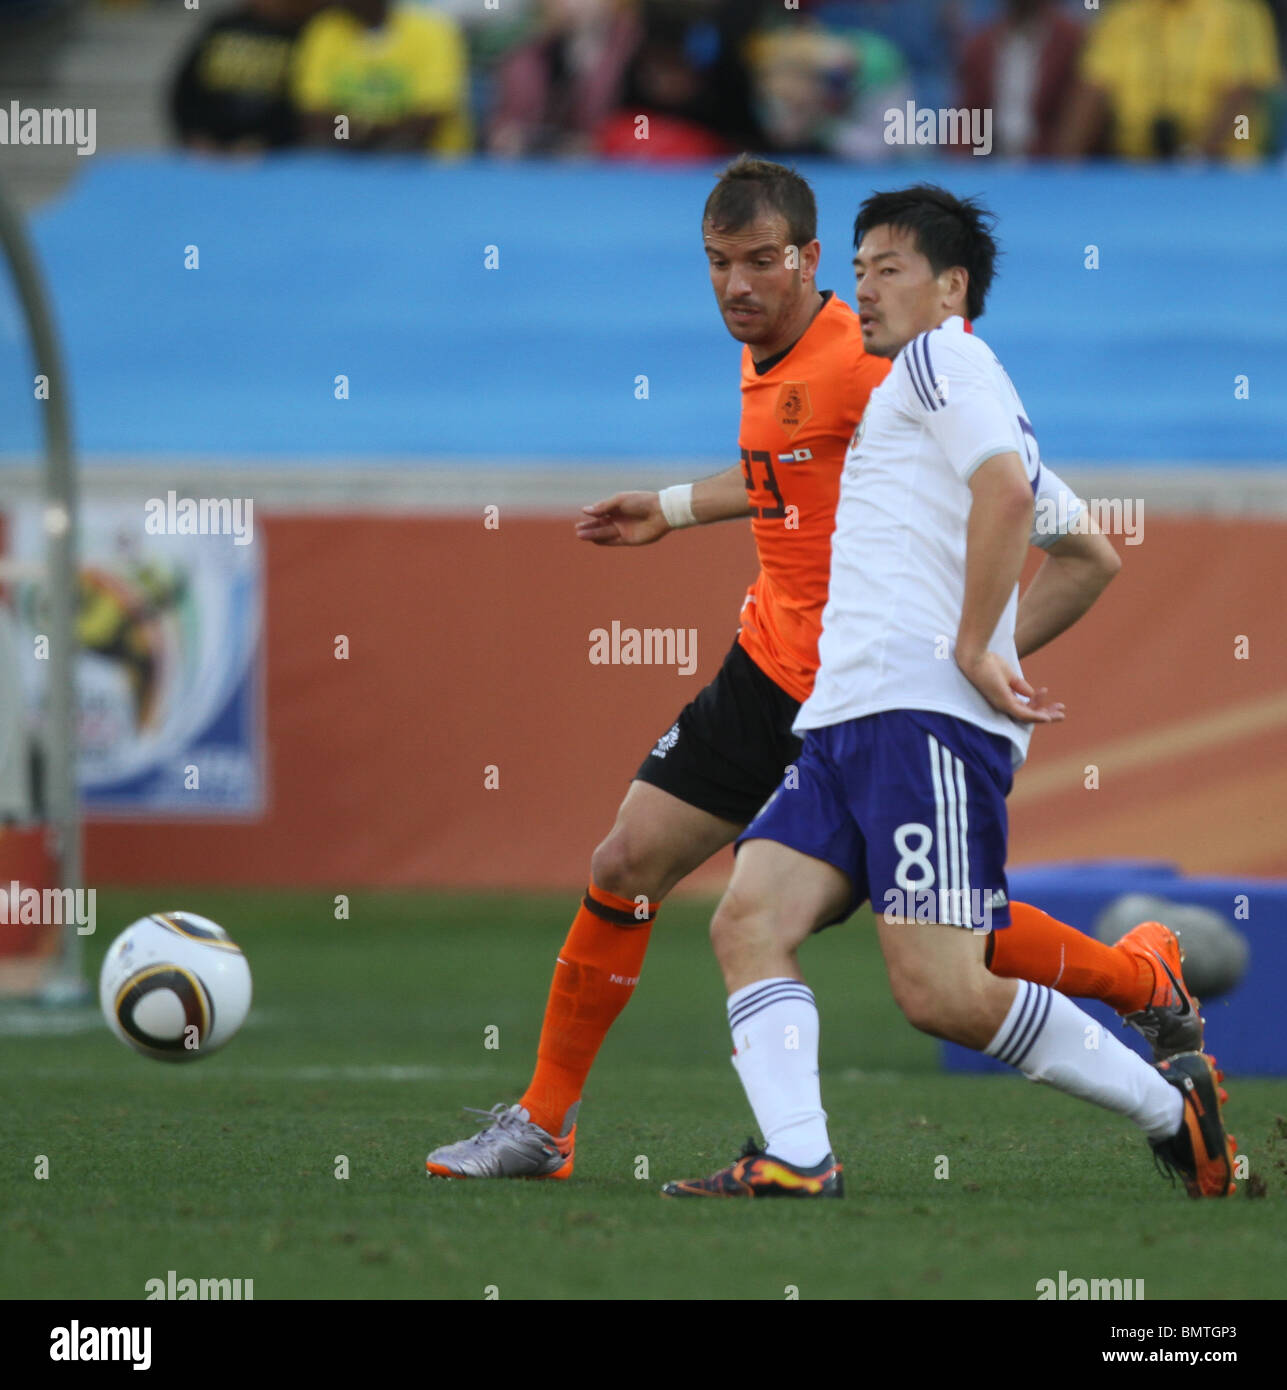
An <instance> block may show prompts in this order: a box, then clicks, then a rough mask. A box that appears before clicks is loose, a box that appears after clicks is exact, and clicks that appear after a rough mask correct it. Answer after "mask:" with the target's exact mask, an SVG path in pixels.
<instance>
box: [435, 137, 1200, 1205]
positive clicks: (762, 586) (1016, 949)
mask: <svg viewBox="0 0 1287 1390" xmlns="http://www.w3.org/2000/svg"><path fill="white" fill-rule="evenodd" d="M816 221H817V213H816V208H815V204H814V198H813V192H812V190H811V189H810V187H809V185H808V184H807V183H806V182H805V180H804V179H802V178H801V177H800V176H799V175H798V174H795V173H794V172H793V171H791V170H789V169H786V168H783V167H782V166H781V165H778V164H772V163H769V162H767V161H762V160H753V159H747V158H742V159H739V160H736V161H734V163H733V164H732V165H731V166H730V167H729V168H728V169H727V170H726V171H725V173H724V174H723V175H722V176H721V178H720V179H719V182H718V183H717V184H716V186H715V189H714V191H713V192H712V193H711V195H710V197H709V199H708V200H707V203H706V208H705V211H704V214H703V220H702V231H703V237H704V245H705V251H706V256H707V260H708V262H709V265H710V277H711V285H712V288H713V289H714V291H715V298H716V303H717V304H718V306H719V310H720V313H721V315H722V317H723V319H724V323H725V325H726V327H727V328H728V331H729V333H730V334H731V335H732V336H733V337H734V338H735V339H736V340H737V341H738V342H740V343H742V344H743V348H742V420H741V427H740V431H739V440H738V442H739V446H740V455H741V458H740V462H739V463H738V464H736V465H734V466H733V467H731V468H728V469H727V470H725V471H724V472H723V473H719V474H716V475H715V476H714V477H711V478H705V479H703V480H701V481H700V482H697V483H693V484H689V485H686V486H683V487H677V488H667V489H666V490H664V491H663V492H661V493H656V492H626V493H618V494H617V495H616V496H614V497H610V498H608V499H606V500H605V501H602V502H596V503H594V504H593V505H591V506H588V507H586V508H584V515H583V519H582V520H581V521H580V522H579V524H578V526H577V534H578V535H579V536H580V538H581V539H582V540H585V541H589V542H592V543H594V544H596V545H604V546H619V545H647V544H649V543H650V542H652V541H656V540H660V539H661V537H663V536H664V535H666V534H667V532H669V531H671V530H674V529H676V528H678V527H683V526H690V525H703V524H707V523H710V522H715V521H723V520H728V519H732V518H734V517H745V516H749V517H750V518H751V527H752V531H753V533H754V536H755V542H756V548H757V551H758V556H759V561H760V572H759V574H758V575H757V577H756V579H755V582H754V583H753V584H752V585H751V587H750V589H749V590H748V591H747V595H746V599H745V601H744V603H743V605H742V613H741V628H740V631H739V633H738V636H737V640H736V641H735V643H734V644H733V647H732V649H731V650H730V652H729V653H728V656H727V657H726V658H725V661H724V664H723V667H722V668H721V670H720V672H719V673H718V675H717V676H716V677H715V679H714V680H713V681H712V682H711V683H710V684H709V685H708V686H706V687H705V688H704V689H703V690H702V691H701V692H700V693H699V694H698V695H697V696H696V698H695V699H694V700H693V701H692V702H691V703H690V704H688V705H687V706H686V707H685V708H684V709H683V710H682V711H681V712H680V714H679V717H678V719H677V720H675V722H674V723H673V724H672V725H671V726H670V727H669V729H668V730H667V732H665V733H664V734H662V736H661V737H660V738H659V739H658V741H657V744H656V746H655V747H654V748H653V749H652V751H651V752H650V753H649V754H648V756H647V757H646V758H645V759H644V761H643V763H642V765H641V766H640V768H639V770H638V772H637V773H636V774H635V780H634V781H632V782H631V784H630V787H629V789H628V790H627V792H626V796H625V799H624V800H623V801H622V803H621V806H620V809H619V810H618V813H617V820H616V824H615V825H614V826H613V827H612V829H611V831H610V832H609V833H608V835H607V837H606V838H605V839H604V840H603V841H602V843H601V844H600V845H599V846H598V848H597V849H596V850H595V851H594V854H593V855H592V856H591V859H590V882H589V885H588V887H587V888H586V892H585V896H584V898H583V899H582V903H581V907H580V910H579V911H578V912H577V914H576V917H575V919H574V920H573V923H572V928H571V931H570V932H569V934H568V937H567V940H566V941H565V943H564V945H563V948H562V950H561V951H560V952H559V956H558V960H557V963H556V965H555V969H554V980H553V984H552V986H551V989H550V994H549V1000H548V1003H547V1005H546V1011H545V1021H544V1025H543V1027H542V1032H541V1040H540V1045H539V1048H538V1053H537V1065H536V1070H535V1073H534V1075H533V1077H532V1080H531V1084H530V1085H529V1086H528V1088H527V1090H526V1092H525V1093H524V1095H523V1096H522V1098H521V1099H520V1100H519V1102H518V1103H517V1104H514V1105H508V1106H507V1105H505V1104H503V1103H502V1104H500V1105H497V1106H495V1107H494V1108H493V1110H492V1111H491V1112H484V1113H488V1114H489V1116H490V1123H489V1124H488V1125H487V1127H486V1128H484V1129H483V1130H482V1131H480V1132H479V1133H478V1134H475V1135H474V1136H473V1137H472V1138H470V1139H466V1140H463V1141H461V1142H459V1143H454V1144H449V1145H446V1146H444V1147H442V1148H438V1149H435V1150H434V1151H433V1152H432V1153H430V1154H429V1156H428V1158H427V1160H426V1164H425V1166H426V1170H427V1171H428V1172H429V1173H430V1174H432V1175H434V1176H439V1177H549V1178H567V1177H570V1176H571V1174H572V1169H573V1161H574V1145H575V1140H576V1121H577V1112H578V1108H579V1105H580V1100H581V1093H582V1089H583V1087H584V1085H585V1080H586V1077H587V1076H588V1075H589V1072H590V1068H591V1065H592V1064H593V1062H594V1058H595V1056H596V1054H597V1053H598V1050H599V1047H600V1045H601V1044H602V1042H603V1040H604V1038H605V1037H606V1036H607V1033H608V1030H609V1029H610V1028H611V1026H612V1024H613V1022H614V1021H615V1020H616V1018H617V1016H618V1015H619V1014H620V1012H621V1010H622V1009H623V1008H624V1007H625V1005H626V1003H627V1002H628V1001H629V999H630V996H631V994H632V993H633V991H634V988H635V985H636V984H637V982H638V979H639V974H640V970H641V967H642V965H643V960H644V954H645V952H646V950H647V947H648V937H649V933H650V930H651V924H652V921H653V919H654V917H655V916H656V912H657V909H658V906H659V905H660V903H661V901H662V899H664V898H665V896H666V895H667V894H668V893H669V892H670V890H671V889H672V888H673V887H674V886H675V885H676V884H677V883H678V882H679V881H680V880H681V879H683V878H684V877H686V876H687V875H688V874H690V873H691V872H692V871H693V870H694V869H696V868H697V867H698V866H699V865H701V864H703V863H705V861H706V860H707V859H709V858H710V857H711V855H713V854H714V853H715V852H716V851H717V850H720V849H722V848H723V847H724V846H725V845H728V844H731V843H732V842H733V840H734V839H736V838H737V836H738V834H739V833H740V832H741V830H742V829H743V828H744V827H745V826H746V825H747V824H748V823H749V822H750V821H751V820H752V819H753V818H754V817H755V815H756V812H757V811H759V809H760V807H761V806H762V805H763V804H764V802H765V801H766V800H767V799H768V797H769V796H770V795H771V794H772V793H773V791H774V789H775V788H776V787H777V785H778V784H779V782H780V781H781V779H782V774H783V769H784V768H786V767H787V766H789V765H791V764H792V763H793V762H794V760H795V759H796V757H797V756H798V754H799V751H800V741H799V740H798V739H797V738H796V737H795V735H793V734H792V732H791V725H792V723H793V722H794V720H795V716H796V712H797V710H798V708H799V706H800V704H801V702H803V701H804V700H805V699H807V698H808V696H809V694H810V692H811V690H812V688H813V680H814V675H815V673H816V671H817V667H818V636H819V632H820V630H821V622H822V611H823V608H824V607H825V605H826V599H827V583H828V576H829V572H830V563H831V533H832V530H833V529H834V525H835V511H836V503H837V500H838V496H839V490H840V475H841V469H842V466H843V462H844V457H845V453H846V450H847V448H848V445H849V441H850V438H851V436H852V435H853V433H854V430H855V429H856V428H857V426H858V422H859V421H860V420H861V418H862V415H863V412H864V410H865V409H866V407H867V398H868V396H869V395H870V393H871V391H872V390H873V389H874V388H875V387H876V386H878V385H879V384H880V383H881V381H883V380H884V378H885V375H886V374H887V373H888V372H889V370H890V363H889V361H888V359H886V358H883V357H878V356H874V355H871V354H868V353H867V352H866V351H865V350H864V348H863V338H862V330H861V327H860V324H859V320H858V317H857V315H856V314H855V313H854V312H853V311H852V310H851V309H850V308H849V306H848V305H847V304H846V303H845V302H844V301H843V300H841V299H839V298H837V297H836V296H835V295H834V294H833V293H832V292H831V291H820V290H819V289H818V288H817V284H816V273H817V269H818V258H819V253H820V246H819V243H818V240H817V236H816ZM1045 472H1046V474H1047V475H1048V476H1047V477H1046V478H1045V479H1044V481H1043V486H1044V487H1046V488H1049V489H1051V490H1052V493H1053V495H1058V494H1059V493H1060V492H1063V493H1066V491H1067V490H1066V489H1065V488H1064V487H1063V484H1062V483H1060V481H1059V480H1058V478H1057V477H1056V476H1055V475H1054V474H1053V473H1052V472H1051V471H1050V470H1049V469H1047V470H1045ZM1076 510H1077V504H1076V501H1075V499H1073V498H1071V495H1068V498H1067V500H1066V501H1065V504H1064V506H1063V507H1062V508H1056V509H1054V512H1055V514H1056V515H1067V516H1068V517H1069V518H1070V519H1071V518H1072V517H1073V516H1075V515H1076ZM1041 542H1042V544H1043V547H1044V548H1045V549H1046V553H1047V559H1046V561H1045V563H1044V564H1043V566H1042V568H1041V569H1040V570H1039V571H1038V573H1037V576H1036V578H1035V579H1034V580H1033V582H1032V584H1031V585H1030V586H1029V588H1028V590H1027V592H1026V593H1025V595H1024V597H1023V602H1022V604H1021V605H1020V608H1019V615H1018V626H1017V631H1016V643H1017V647H1018V651H1019V655H1020V656H1021V657H1023V656H1026V655H1028V654H1029V653H1031V652H1033V651H1036V650H1037V649H1038V648H1039V647H1041V646H1044V645H1045V644H1046V643H1047V642H1049V641H1050V640H1051V639H1052V638H1054V637H1056V636H1057V635H1058V634H1059V633H1060V632H1062V631H1064V629H1065V628H1067V627H1068V626H1069V625H1070V624H1072V623H1073V622H1075V621H1076V620H1077V618H1079V617H1080V616H1081V615H1082V614H1083V613H1084V612H1085V611H1086V610H1087V609H1088V608H1089V607H1090V605H1091V604H1092V603H1093V602H1094V601H1095V599H1096V598H1097V597H1098V595H1099V594H1100V593H1101V592H1102V590H1103V588H1104V586H1105V585H1106V584H1107V583H1108V581H1109V579H1111V577H1112V576H1113V574H1114V573H1115V572H1116V570H1117V568H1118V565H1119V562H1118V560H1117V557H1116V553H1115V552H1114V550H1113V549H1112V547H1111V546H1110V545H1109V543H1108V542H1107V541H1106V540H1105V539H1104V537H1103V536H1100V535H1098V534H1096V533H1095V532H1094V531H1093V529H1091V530H1088V531H1087V530H1081V531H1079V532H1077V533H1072V534H1065V535H1062V536H1050V537H1044V538H1041ZM1024 693H1026V694H1027V695H1028V696H1029V697H1031V698H1033V700H1034V701H1035V702H1036V703H1037V704H1038V705H1040V703H1041V700H1042V697H1043V696H1044V693H1045V692H1038V691H1033V690H1032V689H1031V687H1028V686H1025V687H1024ZM1010 908H1011V925H1010V926H1009V927H1008V928H1006V929H1005V930H1004V931H998V932H995V933H993V935H992V937H991V938H990V941H991V945H992V956H991V959H990V960H989V966H990V968H991V970H992V971H993V972H994V973H995V974H998V975H1005V976H1011V977H1016V978H1020V977H1021V978H1026V979H1029V980H1032V981H1034V982H1036V983H1038V984H1045V985H1050V986H1052V987H1054V988H1056V989H1058V990H1060V991H1062V992H1064V993H1066V994H1072V995H1082V996H1091V997H1096V998H1100V999H1103V1000H1105V1001H1107V1002H1108V1003H1110V1004H1111V1005H1112V1006H1113V1007H1114V1008H1116V1009H1117V1010H1118V1011H1119V1012H1120V1013H1122V1014H1123V1015H1124V1016H1125V1017H1126V1018H1127V1020H1128V1021H1129V1022H1131V1023H1132V1024H1133V1025H1134V1026H1135V1027H1137V1028H1138V1029H1139V1030H1140V1031H1141V1032H1142V1033H1143V1034H1144V1035H1145V1036H1146V1037H1147V1038H1148V1039H1149V1041H1150V1042H1151V1043H1152V1045H1153V1048H1154V1051H1155V1053H1157V1055H1159V1056H1164V1055H1169V1054H1170V1053H1172V1052H1179V1051H1184V1050H1191V1049H1193V1048H1196V1047H1199V1046H1200V1045H1201V1021H1200V1019H1199V1017H1198V1013H1197V1009H1196V1006H1195V1004H1194V1002H1193V1000H1192V999H1191V997H1190V996H1189V995H1188V994H1187V993H1186V992H1185V990H1184V987H1183V981H1182V977H1181V975H1180V953H1179V947H1178V943H1177V942H1176V940H1175V937H1174V935H1173V934H1172V933H1170V932H1169V931H1168V930H1167V929H1166V928H1165V927H1162V926H1161V925H1160V924H1157V923H1149V924H1145V925H1143V926H1142V927H1139V928H1136V930H1135V931H1134V932H1132V933H1129V934H1128V936H1127V937H1126V938H1124V939H1123V940H1122V941H1121V942H1119V943H1118V944H1117V946H1115V947H1109V946H1105V945H1103V944H1102V943H1100V942H1098V941H1095V940H1094V939H1092V938H1090V937H1088V936H1086V935H1085V934H1084V933H1082V932H1079V931H1076V930H1075V929H1074V928H1072V927H1068V926H1065V925H1064V924H1063V923H1061V922H1057V921H1056V920H1055V919H1053V918H1051V917H1048V916H1047V915H1046V914H1045V913H1043V912H1040V911H1038V910H1037V909H1036V908H1033V907H1029V906H1027V905H1026V904H1022V903H1013V904H1011V905H1010Z"/></svg>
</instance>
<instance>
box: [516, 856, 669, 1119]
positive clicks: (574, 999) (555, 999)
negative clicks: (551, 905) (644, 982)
mask: <svg viewBox="0 0 1287 1390" xmlns="http://www.w3.org/2000/svg"><path fill="white" fill-rule="evenodd" d="M657 906H658V905H657V904H656V903H651V902H650V903H649V904H648V916H647V918H646V919H644V920H643V921H640V920H639V918H637V917H636V916H635V903H634V902H633V900H632V899H630V898H618V897H617V896H616V895H615V894H612V893H605V892H604V891H603V889H602V888H597V887H596V886H595V885H594V884H593V883H592V884H590V886H589V887H588V888H587V889H586V892H585V897H584V898H583V899H582V900H581V910H580V911H579V912H578V913H577V915H576V917H575V918H574V919H573V921H572V930H571V931H569V932H568V938H567V940H566V941H565V942H564V943H563V949H562V950H561V951H560V952H559V959H558V964H557V965H555V967H554V982H553V983H552V984H551V985H550V998H549V1002H548V1003H547V1004H546V1006H545V1022H544V1024H542V1026H541V1042H540V1046H539V1047H538V1048H537V1052H536V1071H535V1072H534V1073H533V1074H532V1080H531V1084H530V1085H529V1086H528V1088H527V1092H526V1094H525V1095H524V1096H523V1099H522V1100H521V1101H520V1102H519V1103H520V1104H521V1105H523V1106H525V1107H526V1108H527V1111H528V1113H529V1114H530V1115H531V1117H532V1119H533V1120H534V1121H535V1122H536V1123H537V1124H538V1125H540V1127H541V1128H542V1129H544V1130H547V1131H548V1132H549V1133H550V1134H553V1135H556V1136H562V1134H563V1132H564V1129H565V1128H566V1127H567V1126H568V1124H569V1116H568V1111H569V1110H571V1109H572V1107H573V1106H574V1105H575V1104H576V1103H577V1102H578V1101H579V1100H580V1099H581V1090H582V1088H583V1087H584V1086H585V1079H586V1077H587V1076H589V1074H590V1068H591V1066H593V1065H594V1059H595V1057H596V1056H597V1055H598V1051H599V1048H600V1046H601V1044H602V1043H603V1040H604V1038H606V1037H607V1036H608V1029H609V1028H611V1027H612V1025H613V1024H614V1023H615V1022H616V1019H617V1015H618V1014H619V1013H620V1012H621V1010H622V1009H624V1008H625V1007H626V1005H627V1004H628V1003H629V1002H630V996H631V995H632V994H633V993H634V992H635V985H636V984H638V982H639V971H640V968H641V967H642V966H643V958H644V953H645V952H646V951H647V949H648V937H649V936H650V935H651V934H652V921H653V918H654V917H655V916H656V915H657ZM574 1118H575V1117H572V1119H574Z"/></svg>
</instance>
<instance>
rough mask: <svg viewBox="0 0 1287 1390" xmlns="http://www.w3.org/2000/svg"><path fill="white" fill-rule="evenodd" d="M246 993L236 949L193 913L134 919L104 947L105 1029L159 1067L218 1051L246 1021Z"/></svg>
mask: <svg viewBox="0 0 1287 1390" xmlns="http://www.w3.org/2000/svg"><path fill="white" fill-rule="evenodd" d="M250 993H251V991H250V967H249V966H248V965H247V964H246V957H245V956H244V955H243V954H242V952H241V947H240V946H238V945H237V944H236V942H235V941H233V940H232V938H231V937H230V936H229V935H228V933H227V932H226V931H224V929H223V928H222V927H221V926H219V924H218V923H217V922H212V921H211V920H210V919H209V918H208V917H199V916H198V915H197V914H196V913H195V912H154V913H152V915H151V916H149V917H141V918H139V920H138V921H137V922H134V923H132V924H131V925H130V926H128V927H126V928H125V930H124V931H123V932H122V933H121V934H120V936H118V937H117V938H116V940H115V941H113V942H112V944H111V946H109V947H108V950H107V955H106V956H105V957H104V959H103V969H102V971H101V972H100V974H99V977H98V999H99V1003H100V1004H101V1005H102V1008H103V1017H104V1018H105V1019H106V1020H107V1025H108V1027H109V1028H111V1030H112V1032H113V1033H115V1034H116V1036H117V1037H118V1038H120V1040H121V1041H122V1042H123V1043H125V1044H127V1046H129V1047H132V1048H133V1049H134V1050H135V1051H136V1052H141V1053H142V1054H143V1055H144V1056H145V1057H155V1058H156V1059H157V1060H158V1061H161V1062H194V1061H196V1060H197V1059H198V1058H199V1057H207V1056H209V1055H210V1053H212V1052H217V1051H218V1050H219V1049H220V1048H221V1047H222V1046H223V1045H224V1044H225V1043H226V1042H228V1041H229V1040H230V1039H231V1038H232V1037H233V1035H234V1034H235V1033H236V1032H237V1030H238V1029H239V1028H240V1027H241V1025H242V1024H243V1023H244V1022H245V1021H246V1014H247V1013H248V1012H249V1010H250Z"/></svg>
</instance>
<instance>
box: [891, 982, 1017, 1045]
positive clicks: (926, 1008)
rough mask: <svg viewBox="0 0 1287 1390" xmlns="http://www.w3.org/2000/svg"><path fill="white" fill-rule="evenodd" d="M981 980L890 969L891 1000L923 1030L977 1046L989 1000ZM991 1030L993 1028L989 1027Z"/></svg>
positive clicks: (912, 1022) (937, 1036)
mask: <svg viewBox="0 0 1287 1390" xmlns="http://www.w3.org/2000/svg"><path fill="white" fill-rule="evenodd" d="M979 984H980V981H979V980H977V979H975V978H973V975H972V973H971V974H968V975H936V974H932V973H930V972H928V971H923V970H918V969H915V968H912V969H909V970H906V971H903V972H898V971H891V972H890V985H891V988H892V991H893V995H894V1000H895V1002H896V1003H897V1004H898V1007H899V1008H900V1009H901V1010H902V1013H903V1017H904V1018H905V1019H906V1020H907V1021H908V1023H910V1024H911V1025H912V1027H913V1028H916V1029H918V1030H919V1031H920V1032H922V1033H929V1034H931V1035H932V1036H934V1037H936V1038H947V1039H948V1040H949V1041H952V1042H959V1043H963V1044H965V1045H966V1046H968V1047H976V1046H978V1045H979V1044H978V1043H977V1041H976V1038H977V1037H978V1036H981V1035H982V1034H981V1033H980V1030H981V1029H982V1030H983V1034H986V1036H985V1038H984V1040H985V1041H986V1038H987V1037H990V1036H991V1033H990V1032H988V1030H987V1026H986V1025H987V1022H988V1018H989V1014H988V1002H987V1000H986V999H985V998H984V995H983V992H982V991H981V990H980V988H979ZM992 1031H995V1029H994V1030H992Z"/></svg>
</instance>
